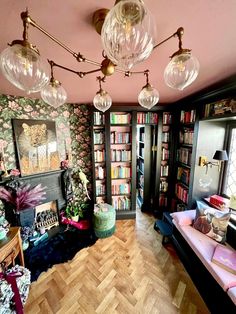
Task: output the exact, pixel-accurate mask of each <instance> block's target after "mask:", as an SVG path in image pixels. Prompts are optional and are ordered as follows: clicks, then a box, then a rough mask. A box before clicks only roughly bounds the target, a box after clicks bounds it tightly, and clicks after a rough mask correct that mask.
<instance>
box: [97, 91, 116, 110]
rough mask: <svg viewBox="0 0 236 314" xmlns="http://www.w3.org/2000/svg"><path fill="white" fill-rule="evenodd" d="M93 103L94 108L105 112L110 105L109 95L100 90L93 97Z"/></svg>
mask: <svg viewBox="0 0 236 314" xmlns="http://www.w3.org/2000/svg"><path fill="white" fill-rule="evenodd" d="M93 105H94V107H95V108H96V109H98V110H100V111H102V112H105V111H107V110H108V109H109V108H110V107H111V105H112V99H111V96H110V95H109V94H108V93H107V92H106V91H104V90H100V91H99V92H98V93H97V94H96V95H95V97H94V98H93Z"/></svg>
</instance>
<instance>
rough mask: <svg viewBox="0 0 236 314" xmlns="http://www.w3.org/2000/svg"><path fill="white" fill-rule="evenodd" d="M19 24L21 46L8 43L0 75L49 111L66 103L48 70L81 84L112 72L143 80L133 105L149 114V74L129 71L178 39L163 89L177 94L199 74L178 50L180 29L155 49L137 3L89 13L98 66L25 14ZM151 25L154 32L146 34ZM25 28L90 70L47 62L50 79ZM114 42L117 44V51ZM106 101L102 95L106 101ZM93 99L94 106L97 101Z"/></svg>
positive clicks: (153, 96) (153, 95) (152, 99)
mask: <svg viewBox="0 0 236 314" xmlns="http://www.w3.org/2000/svg"><path fill="white" fill-rule="evenodd" d="M21 19H22V21H23V40H14V41H12V43H11V44H10V45H9V46H10V47H8V48H6V49H5V50H4V51H3V52H2V53H1V54H0V68H1V70H2V73H3V75H4V76H5V77H6V78H7V79H8V80H9V81H10V82H11V83H12V84H13V85H15V86H16V87H18V88H20V89H22V90H24V91H26V92H27V93H34V92H38V91H40V92H41V95H42V98H43V99H44V100H45V101H46V102H47V103H48V104H50V105H52V106H54V107H58V106H60V105H61V104H63V103H64V102H65V101H66V92H65V90H64V91H63V90H62V89H61V88H62V86H61V84H59V83H58V84H56V83H55V79H54V77H53V68H54V67H58V68H61V69H63V70H66V71H70V72H72V73H74V74H76V75H77V76H78V77H80V78H83V77H85V76H86V75H88V74H92V73H96V72H101V74H102V76H104V77H109V76H111V75H113V74H114V73H115V72H118V73H123V74H124V76H125V77H130V76H132V75H136V74H142V75H143V74H144V75H145V76H146V79H147V84H146V85H145V88H146V89H145V93H144V92H143V91H144V88H143V89H142V90H141V93H142V92H143V93H142V97H140V94H141V93H140V94H139V97H138V101H139V103H140V105H141V106H144V107H145V108H148V109H150V108H152V107H153V106H154V105H156V103H157V102H158V100H159V94H158V91H157V90H156V89H155V88H153V87H152V86H151V84H149V75H150V73H149V70H144V71H133V70H131V68H132V67H133V65H135V64H136V63H138V62H142V61H143V60H145V59H147V58H148V57H149V55H150V54H151V53H152V51H153V50H155V49H156V48H157V47H159V46H161V45H162V44H164V43H165V42H166V41H168V40H169V39H171V38H173V37H177V38H178V42H179V50H178V51H177V52H175V53H174V54H173V55H172V56H171V61H170V62H169V64H168V65H167V67H166V69H165V73H164V79H165V82H166V84H167V85H168V86H170V87H171V88H175V89H179V90H182V89H183V88H185V87H186V86H188V85H190V84H191V83H192V82H193V81H194V80H195V79H196V77H197V75H198V72H199V63H198V61H197V59H196V58H195V57H194V56H192V55H191V51H190V49H183V48H182V36H183V33H184V29H183V28H182V27H180V28H178V30H177V31H176V32H174V33H173V34H172V35H170V36H169V37H168V38H166V39H164V40H163V41H161V42H160V43H158V44H156V43H155V38H154V35H153V34H154V33H155V32H154V31H153V29H154V27H155V24H154V21H152V23H151V22H150V21H151V15H150V14H149V11H148V9H147V8H146V7H145V5H144V3H143V1H141V0H122V1H116V3H115V6H114V7H113V8H112V9H111V10H108V9H100V10H98V11H96V12H95V13H94V15H93V24H94V26H95V27H96V30H97V32H98V33H101V40H102V43H103V48H104V50H103V52H102V56H103V60H102V61H101V62H98V61H94V60H90V59H88V58H87V57H86V56H84V55H83V54H82V53H80V52H75V51H73V50H72V49H71V48H70V47H68V46H67V45H65V44H64V43H63V42H61V41H60V40H59V39H57V38H56V37H55V36H53V35H52V34H50V33H49V32H48V31H47V30H45V29H44V28H43V27H41V26H40V25H39V24H38V23H37V22H36V21H35V20H34V19H32V18H31V16H30V15H29V12H28V10H26V11H24V12H22V13H21ZM145 23H146V24H145ZM140 25H142V27H140ZM150 25H151V26H152V27H153V28H150V27H151V26H150ZM30 26H33V27H35V28H36V29H38V30H39V31H40V32H42V33H43V34H44V35H46V36H47V37H48V38H50V39H51V40H52V41H53V42H55V43H56V44H58V45H59V46H60V47H61V48H63V49H64V50H66V51H67V52H68V53H69V54H71V55H72V56H73V57H74V58H75V59H76V60H77V61H78V62H84V63H87V64H89V65H91V66H94V68H92V69H91V70H89V71H86V72H82V71H81V72H80V71H75V70H73V69H70V68H67V67H65V66H63V65H60V64H57V63H55V62H54V61H49V64H50V67H51V79H50V74H49V71H48V68H47V66H46V64H45V63H44V62H43V61H42V60H41V56H40V53H39V50H38V49H37V48H36V46H34V45H32V44H31V43H30V42H29V38H28V37H29V36H28V32H29V27H30ZM131 33H132V36H131ZM117 34H119V36H117ZM122 36H123V37H122ZM117 38H118V39H117ZM119 40H122V43H123V44H122V47H121V42H120V41H119ZM135 41H136V42H135ZM134 43H135V45H136V48H135V49H137V47H138V52H137V51H136V53H134V51H133V50H132V49H133V46H132V45H133V44H134ZM121 48H122V49H121ZM36 74H37V75H36ZM99 80H100V81H99V82H100V83H101V82H104V81H105V79H104V80H103V79H99ZM59 87H61V88H59ZM147 87H148V88H147ZM45 89H46V91H45ZM103 92H104V91H103ZM45 95H46V96H47V97H46V96H45ZM102 95H105V92H104V93H100V96H101V99H100V101H101V103H100V104H101V106H100V105H98V107H100V108H102V109H100V110H102V111H106V110H107V109H108V106H107V107H106V106H103V105H104V103H107V104H108V105H109V107H110V105H111V100H109V101H108V102H107V99H106V101H105V102H104V99H103V96H102ZM107 95H108V94H107V93H106V97H107ZM95 97H96V103H97V95H96V96H95Z"/></svg>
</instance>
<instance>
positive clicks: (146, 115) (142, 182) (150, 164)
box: [136, 112, 158, 211]
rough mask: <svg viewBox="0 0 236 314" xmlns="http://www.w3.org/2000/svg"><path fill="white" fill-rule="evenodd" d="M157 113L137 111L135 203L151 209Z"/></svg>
mask: <svg viewBox="0 0 236 314" xmlns="http://www.w3.org/2000/svg"><path fill="white" fill-rule="evenodd" d="M157 133H158V114H157V113H155V112H137V139H136V141H137V204H138V206H139V207H140V208H141V210H142V211H150V210H151V211H152V209H153V201H154V197H155V193H156V191H155V186H156V177H155V174H156V167H157Z"/></svg>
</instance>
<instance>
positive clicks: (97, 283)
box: [25, 212, 209, 314]
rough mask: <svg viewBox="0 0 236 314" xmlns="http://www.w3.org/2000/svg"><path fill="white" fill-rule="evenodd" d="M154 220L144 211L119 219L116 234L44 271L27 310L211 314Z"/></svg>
mask: <svg viewBox="0 0 236 314" xmlns="http://www.w3.org/2000/svg"><path fill="white" fill-rule="evenodd" d="M154 221H155V219H154V218H153V217H149V216H148V215H146V214H143V213H140V212H138V214H137V218H136V221H135V220H123V221H117V224H116V225H117V230H116V232H115V234H114V235H113V236H112V237H110V238H106V239H99V240H98V241H97V242H96V243H95V245H93V246H91V247H88V248H85V249H83V250H81V251H80V252H78V253H77V255H76V256H75V257H74V259H73V260H72V261H69V262H68V263H65V264H59V265H55V266H53V267H52V268H51V269H50V270H48V271H47V272H46V273H43V274H41V276H40V277H39V279H38V280H37V282H34V283H33V284H32V285H31V289H30V294H29V297H28V300H27V304H26V306H25V313H26V314H27V313H32V314H37V313H43V314H46V313H58V314H59V313H60V314H65V313H68V314H72V313H86V314H87V313H89V314H90V313H109V314H113V313H122V314H125V313H128V314H132V313H140V314H141V313H142V314H148V313H161V314H171V313H184V314H188V313H209V311H208V310H207V308H206V306H205V304H204V302H203V301H202V299H201V297H200V296H199V294H198V292H197V290H196V288H195V287H194V285H193V283H192V281H191V279H190V278H189V276H188V275H187V273H186V272H185V270H184V268H183V266H182V264H181V263H180V261H179V259H178V257H177V256H176V254H175V252H174V249H173V248H172V247H171V245H168V247H163V246H162V244H161V236H160V235H159V234H158V233H157V232H156V231H155V230H154V229H153V224H154Z"/></svg>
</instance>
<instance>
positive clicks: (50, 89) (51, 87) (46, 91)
mask: <svg viewBox="0 0 236 314" xmlns="http://www.w3.org/2000/svg"><path fill="white" fill-rule="evenodd" d="M41 97H42V99H43V100H44V101H45V102H46V103H47V104H49V105H51V106H53V107H54V108H58V107H59V106H61V105H63V104H64V103H65V102H66V100H67V93H66V91H65V89H64V88H63V87H62V86H61V84H60V82H58V81H56V80H53V81H51V82H50V83H49V84H48V85H47V86H45V87H44V88H43V89H42V90H41Z"/></svg>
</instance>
